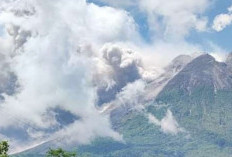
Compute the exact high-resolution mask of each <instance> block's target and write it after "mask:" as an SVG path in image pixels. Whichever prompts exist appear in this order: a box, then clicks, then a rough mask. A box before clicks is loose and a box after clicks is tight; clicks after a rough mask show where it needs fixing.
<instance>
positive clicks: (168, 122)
mask: <svg viewBox="0 0 232 157" xmlns="http://www.w3.org/2000/svg"><path fill="white" fill-rule="evenodd" d="M148 119H149V121H150V122H151V123H153V124H155V125H157V126H160V127H161V130H162V131H163V132H164V133H168V134H173V135H176V134H178V133H180V132H183V131H184V129H183V128H181V127H180V126H179V124H178V123H177V121H176V119H175V117H174V116H173V114H172V112H171V111H170V110H167V113H166V115H165V117H164V118H163V119H161V120H158V119H157V118H156V117H155V116H153V115H152V114H148Z"/></svg>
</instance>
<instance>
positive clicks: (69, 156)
mask: <svg viewBox="0 0 232 157" xmlns="http://www.w3.org/2000/svg"><path fill="white" fill-rule="evenodd" d="M76 156H77V155H76V153H73V152H67V151H64V150H63V149H62V148H58V149H50V150H49V151H48V152H47V154H46V157H76Z"/></svg>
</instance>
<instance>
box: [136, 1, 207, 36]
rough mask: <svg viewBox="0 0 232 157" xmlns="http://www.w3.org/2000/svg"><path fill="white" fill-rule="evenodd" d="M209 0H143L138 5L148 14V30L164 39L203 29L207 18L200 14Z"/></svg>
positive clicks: (205, 26)
mask: <svg viewBox="0 0 232 157" xmlns="http://www.w3.org/2000/svg"><path fill="white" fill-rule="evenodd" d="M209 4H210V1H209V0H199V1H195V0H173V1H168V2H167V1H163V0H153V1H150V0H143V1H140V7H141V9H142V10H144V11H145V12H146V13H147V14H148V22H149V24H150V30H151V31H154V32H155V33H156V34H155V35H159V34H160V33H161V34H160V37H164V38H166V39H170V38H182V37H185V36H186V35H188V33H189V31H190V30H192V29H195V30H197V31H205V30H206V28H207V18H206V17H204V16H203V15H202V14H203V13H204V11H205V10H206V8H207V7H208V5H209Z"/></svg>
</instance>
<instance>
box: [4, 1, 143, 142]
mask: <svg viewBox="0 0 232 157" xmlns="http://www.w3.org/2000/svg"><path fill="white" fill-rule="evenodd" d="M16 6H17V7H16ZM25 6H27V7H25ZM12 8H13V10H12ZM4 9H5V10H4V11H2V12H0V13H1V16H0V23H1V24H3V25H5V26H6V28H7V29H8V33H9V34H10V35H11V36H10V35H8V36H7V37H6V39H4V40H0V42H1V43H4V42H5V41H6V42H7V43H11V44H12V45H10V46H8V47H7V48H4V49H6V50H7V51H9V52H10V51H13V54H12V55H8V54H9V53H6V54H7V56H9V58H10V62H9V68H10V69H11V70H12V71H13V72H14V74H15V75H16V76H17V83H18V84H19V88H17V92H16V93H15V94H14V95H7V94H4V95H3V96H4V99H5V100H4V102H3V103H1V104H0V113H1V117H2V118H1V119H0V127H1V128H3V127H4V128H7V127H9V126H15V127H20V126H23V125H26V124H27V126H29V127H33V128H38V129H42V130H43V129H47V128H51V127H53V126H56V125H57V121H56V119H55V117H54V115H52V114H51V112H49V110H50V109H52V108H56V107H60V108H62V109H64V110H68V111H70V112H71V113H72V114H74V115H77V116H80V117H81V118H82V120H81V121H78V122H75V123H74V124H73V125H71V126H70V127H68V128H67V129H64V130H60V131H58V132H57V134H58V135H64V136H69V137H71V134H72V135H73V134H75V135H78V136H75V137H76V138H75V139H74V140H77V142H79V143H88V142H89V141H90V140H92V139H93V138H95V137H96V136H110V137H112V138H115V139H116V140H121V136H120V135H119V134H118V133H116V132H115V131H113V130H112V129H111V124H110V122H109V119H108V117H107V115H102V114H101V113H100V112H99V111H98V110H97V109H96V108H95V102H96V90H95V87H94V86H93V85H92V79H93V78H92V76H93V69H94V67H95V62H94V59H95V58H96V57H97V56H98V52H99V48H101V47H102V45H103V44H105V43H106V42H116V41H121V42H123V41H125V42H126V41H128V40H129V41H133V42H135V43H136V42H138V41H139V40H140V39H139V35H138V33H137V30H136V29H137V28H136V24H135V23H134V20H133V18H131V17H130V16H129V14H128V13H127V12H126V11H123V10H118V9H114V8H111V7H99V6H97V5H95V4H89V3H87V2H86V1H85V0H70V1H68V2H67V1H65V0H58V1H53V2H51V1H46V0H38V1H37V0H18V1H13V2H11V3H9V4H6V6H5V8H4ZM16 27H17V29H16ZM9 40H10V41H11V42H8V41H9ZM91 47H92V48H91ZM1 49H3V47H1ZM4 52H5V51H4ZM128 55H129V54H128ZM132 60H133V59H131V58H130V55H129V56H125V57H124V58H123V62H122V63H123V64H120V67H122V68H126V67H127V66H129V65H130V64H132V62H133V61H132ZM4 61H5V60H4ZM96 119H97V121H96ZM81 128H82V129H81ZM28 133H29V134H32V137H33V138H36V137H37V135H38V134H37V133H36V132H35V133H34V134H35V135H33V132H30V131H29V132H28ZM44 134H45V133H44ZM41 136H43V135H42V133H41V132H40V134H39V137H41ZM72 137H73V136H72Z"/></svg>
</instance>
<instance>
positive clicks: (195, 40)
mask: <svg viewBox="0 0 232 157" xmlns="http://www.w3.org/2000/svg"><path fill="white" fill-rule="evenodd" d="M119 1H120V0H118V1H115V2H114V3H113V2H112V3H111V0H89V2H92V3H95V4H97V5H99V6H111V7H116V8H120V9H125V10H126V11H128V12H129V13H130V15H132V16H133V18H134V20H135V22H136V23H137V25H138V27H139V32H140V35H141V36H142V38H143V39H144V41H145V42H147V43H149V42H152V41H151V38H152V36H154V34H151V32H150V31H149V24H148V22H147V20H148V17H147V16H146V14H145V13H144V12H142V11H140V9H139V8H138V6H137V5H132V6H129V7H128V6H121V5H120V4H119V5H115V3H117V2H119ZM128 1H130V0H128ZM231 5H232V1H231V0H214V1H210V3H208V6H207V7H206V8H205V10H204V12H203V13H202V14H201V16H205V17H207V19H208V23H207V27H208V29H207V31H202V32H199V31H197V30H190V31H189V34H188V35H186V36H185V37H184V38H185V40H186V41H187V42H188V43H191V44H199V45H201V46H202V47H204V49H205V51H212V48H211V43H213V44H215V45H217V46H219V47H221V48H222V49H224V50H225V51H227V52H230V51H232V44H231V43H230V42H229V41H230V39H231V37H232V31H231V29H232V26H231V25H229V26H228V27H226V28H225V29H224V30H222V31H220V32H217V31H215V30H213V29H212V25H213V21H214V19H215V17H216V16H217V15H219V14H222V13H227V12H228V8H229V7H230V6H231Z"/></svg>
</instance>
